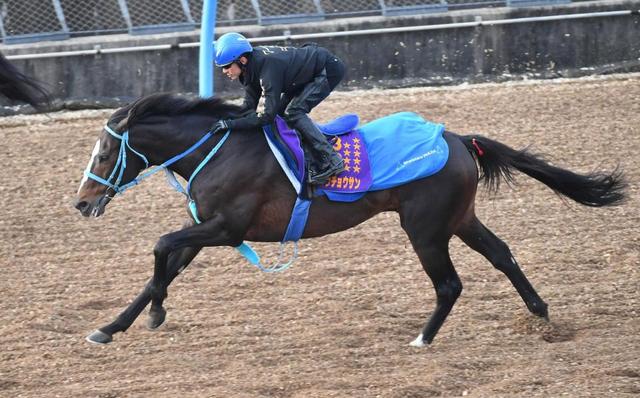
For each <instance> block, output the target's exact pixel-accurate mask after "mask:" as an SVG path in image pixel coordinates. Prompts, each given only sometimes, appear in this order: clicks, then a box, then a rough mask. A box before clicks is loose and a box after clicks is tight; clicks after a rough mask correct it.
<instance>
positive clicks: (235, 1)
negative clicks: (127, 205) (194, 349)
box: [0, 0, 585, 44]
mask: <svg viewBox="0 0 640 398" xmlns="http://www.w3.org/2000/svg"><path fill="white" fill-rule="evenodd" d="M572 1H573V2H576V1H585V0H422V1H418V0H293V1H291V0H219V1H218V10H217V25H218V26H234V25H269V24H277V23H285V24H286V23H299V22H308V21H319V20H325V19H331V18H345V17H359V16H373V15H383V16H391V15H404V14H411V15H413V14H417V13H427V12H443V11H447V10H456V9H468V8H483V7H505V6H511V7H516V6H531V5H547V4H563V3H570V2H572ZM202 3H203V1H202V0H161V1H156V0H0V33H1V36H2V37H1V38H2V40H3V42H4V43H5V44H12V43H24V42H34V41H42V40H61V39H66V38H69V37H77V36H89V35H102V34H112V33H130V34H145V33H160V32H172V31H180V30H192V29H195V28H197V27H199V25H200V18H201V15H202Z"/></svg>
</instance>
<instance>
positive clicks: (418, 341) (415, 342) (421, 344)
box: [409, 333, 426, 347]
mask: <svg viewBox="0 0 640 398" xmlns="http://www.w3.org/2000/svg"><path fill="white" fill-rule="evenodd" d="M409 345H410V346H412V347H424V346H425V345H426V344H425V343H424V340H422V333H420V336H418V337H416V339H415V340H413V341H412V342H411V343H409Z"/></svg>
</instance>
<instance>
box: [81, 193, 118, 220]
mask: <svg viewBox="0 0 640 398" xmlns="http://www.w3.org/2000/svg"><path fill="white" fill-rule="evenodd" d="M110 201H111V196H109V195H106V194H105V195H102V196H100V197H99V198H98V199H96V200H94V201H93V202H89V201H86V200H77V201H76V203H75V208H76V209H78V210H80V213H81V214H82V215H83V216H85V217H90V216H93V217H100V216H101V215H102V214H104V210H105V207H106V206H107V203H109V202H110Z"/></svg>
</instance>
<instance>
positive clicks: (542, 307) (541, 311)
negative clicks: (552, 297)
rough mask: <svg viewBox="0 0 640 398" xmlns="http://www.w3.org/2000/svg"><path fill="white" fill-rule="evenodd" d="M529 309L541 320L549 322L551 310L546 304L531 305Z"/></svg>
mask: <svg viewBox="0 0 640 398" xmlns="http://www.w3.org/2000/svg"><path fill="white" fill-rule="evenodd" d="M528 307H529V311H530V312H531V313H532V314H533V315H536V316H539V317H540V318H543V319H544V320H545V321H547V322H549V310H548V306H547V304H546V303H535V304H531V305H530V306H528Z"/></svg>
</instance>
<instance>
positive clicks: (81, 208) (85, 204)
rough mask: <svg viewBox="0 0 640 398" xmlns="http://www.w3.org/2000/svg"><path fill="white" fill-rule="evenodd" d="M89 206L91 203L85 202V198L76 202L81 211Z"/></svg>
mask: <svg viewBox="0 0 640 398" xmlns="http://www.w3.org/2000/svg"><path fill="white" fill-rule="evenodd" d="M87 206H89V203H87V202H85V201H84V200H81V201H79V202H76V209H78V210H80V211H82V210H84V209H86V208H87Z"/></svg>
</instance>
